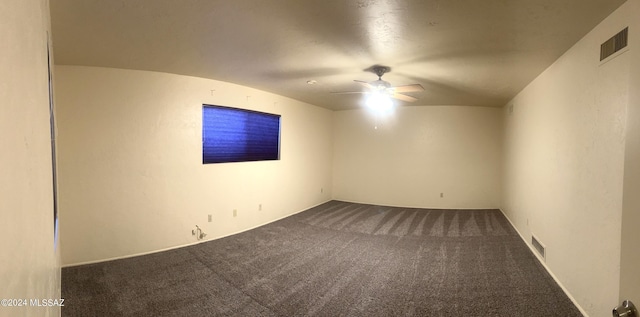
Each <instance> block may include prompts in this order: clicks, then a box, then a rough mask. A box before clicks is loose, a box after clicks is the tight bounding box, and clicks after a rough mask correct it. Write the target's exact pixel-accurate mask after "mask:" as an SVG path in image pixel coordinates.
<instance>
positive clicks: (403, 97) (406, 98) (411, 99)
mask: <svg viewBox="0 0 640 317" xmlns="http://www.w3.org/2000/svg"><path fill="white" fill-rule="evenodd" d="M391 97H392V98H395V99H398V100H402V101H407V102H414V101H416V100H418V98H415V97H411V96H407V95H403V94H399V93H395V94H393V95H391Z"/></svg>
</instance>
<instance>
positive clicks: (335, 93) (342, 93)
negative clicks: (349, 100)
mask: <svg viewBox="0 0 640 317" xmlns="http://www.w3.org/2000/svg"><path fill="white" fill-rule="evenodd" d="M330 93H331V94H334V95H346V94H368V92H366V91H332V92H330Z"/></svg>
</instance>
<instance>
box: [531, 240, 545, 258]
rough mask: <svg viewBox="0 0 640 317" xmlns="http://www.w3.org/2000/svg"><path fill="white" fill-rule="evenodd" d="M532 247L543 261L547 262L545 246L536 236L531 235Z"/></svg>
mask: <svg viewBox="0 0 640 317" xmlns="http://www.w3.org/2000/svg"><path fill="white" fill-rule="evenodd" d="M531 245H533V248H534V249H536V251H537V252H538V254H539V255H540V256H541V257H542V259H543V260H545V261H546V260H547V258H546V252H545V246H544V245H543V244H542V243H540V240H538V238H536V236H534V235H531Z"/></svg>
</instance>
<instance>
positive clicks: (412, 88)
mask: <svg viewBox="0 0 640 317" xmlns="http://www.w3.org/2000/svg"><path fill="white" fill-rule="evenodd" d="M392 88H393V89H394V91H395V92H414V91H424V87H422V85H420V84H413V85H404V86H397V87H392Z"/></svg>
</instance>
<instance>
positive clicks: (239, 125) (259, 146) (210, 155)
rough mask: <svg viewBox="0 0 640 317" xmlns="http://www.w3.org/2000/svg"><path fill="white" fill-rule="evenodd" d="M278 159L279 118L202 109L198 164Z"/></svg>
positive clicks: (234, 111) (218, 108)
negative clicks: (199, 158) (200, 158)
mask: <svg viewBox="0 0 640 317" xmlns="http://www.w3.org/2000/svg"><path fill="white" fill-rule="evenodd" d="M279 159H280V115H275V114H270V113H264V112H258V111H251V110H244V109H237V108H230V107H223V106H213V105H203V106H202V163H203V164H210V163H230V162H247V161H270V160H279Z"/></svg>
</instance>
